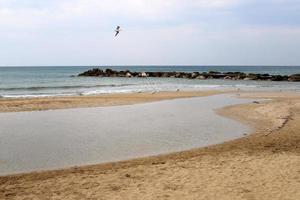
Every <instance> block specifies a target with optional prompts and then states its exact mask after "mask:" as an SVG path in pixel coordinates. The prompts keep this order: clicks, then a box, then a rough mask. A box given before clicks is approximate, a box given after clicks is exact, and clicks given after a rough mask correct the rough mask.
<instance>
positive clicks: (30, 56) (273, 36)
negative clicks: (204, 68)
mask: <svg viewBox="0 0 300 200" xmlns="http://www.w3.org/2000/svg"><path fill="white" fill-rule="evenodd" d="M118 25H120V26H121V29H122V31H121V33H120V34H119V35H118V36H117V37H114V34H115V33H114V29H115V28H116V26H118ZM24 65H26V66H52V65H59V66H63V65H64V66H66V65H298V66H299V65H300V0H264V1H261V0H184V1H183V0H41V1H36V0H0V66H24Z"/></svg>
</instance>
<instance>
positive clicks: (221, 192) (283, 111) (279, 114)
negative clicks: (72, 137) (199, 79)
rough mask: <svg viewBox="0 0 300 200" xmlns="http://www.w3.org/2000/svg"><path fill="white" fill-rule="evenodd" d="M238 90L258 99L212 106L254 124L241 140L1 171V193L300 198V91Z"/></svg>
mask: <svg viewBox="0 0 300 200" xmlns="http://www.w3.org/2000/svg"><path fill="white" fill-rule="evenodd" d="M217 93H219V92H215V91H207V92H162V93H156V94H149V93H140V94H139V93H138V94H126V95H123V94H120V95H107V96H105V97H101V96H93V97H64V98H58V97H57V98H45V99H43V98H40V99H16V100H5V99H1V100H0V111H1V112H15V111H30V110H48V109H60V108H74V107H96V106H111V105H124V104H134V103H142V102H150V101H151V102H152V101H158V100H166V99H174V98H183V97H184V98H187V97H194V96H207V95H212V94H217ZM234 94H235V93H234ZM235 95H237V96H238V97H241V98H243V97H247V98H249V97H250V98H255V99H258V100H257V102H254V103H251V104H242V105H234V106H229V107H225V108H222V109H220V110H218V111H217V112H218V113H219V114H221V115H223V116H226V117H230V118H233V119H235V120H239V121H240V122H242V123H245V124H247V125H250V126H251V127H253V128H254V130H255V131H253V132H252V133H248V134H247V135H245V137H243V138H240V139H236V140H234V141H230V142H225V143H223V144H219V145H214V146H210V147H205V148H199V149H192V150H189V151H184V152H177V153H171V154H167V155H159V156H153V157H147V158H139V159H134V160H128V161H122V162H115V163H107V164H100V165H92V166H83V167H73V168H69V169H63V170H52V171H44V172H34V173H28V174H19V175H11V176H2V177H0V199H300V190H299V188H300V134H299V132H300V96H299V95H298V94H296V93H283V92H277V93H267V92H264V93H263V92H260V93H257V92H256V93H241V94H235ZM260 99H261V100H260ZM263 99H269V100H268V101H265V100H263Z"/></svg>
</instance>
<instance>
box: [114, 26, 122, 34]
mask: <svg viewBox="0 0 300 200" xmlns="http://www.w3.org/2000/svg"><path fill="white" fill-rule="evenodd" d="M115 31H116V34H115V37H116V36H117V35H118V34H119V33H120V31H121V29H120V26H117V28H116V30H115Z"/></svg>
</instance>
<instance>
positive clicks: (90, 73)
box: [78, 68, 104, 76]
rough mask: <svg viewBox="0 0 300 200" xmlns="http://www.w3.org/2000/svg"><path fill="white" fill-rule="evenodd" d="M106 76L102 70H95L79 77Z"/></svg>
mask: <svg viewBox="0 0 300 200" xmlns="http://www.w3.org/2000/svg"><path fill="white" fill-rule="evenodd" d="M103 74H104V72H103V70H102V69H99V68H94V69H92V70H88V71H85V72H83V73H81V74H79V75H78V76H102V75H103Z"/></svg>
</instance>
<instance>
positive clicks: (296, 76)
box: [288, 74, 300, 82]
mask: <svg viewBox="0 0 300 200" xmlns="http://www.w3.org/2000/svg"><path fill="white" fill-rule="evenodd" d="M288 81H293V82H296V81H300V74H293V75H290V76H289V78H288Z"/></svg>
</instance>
